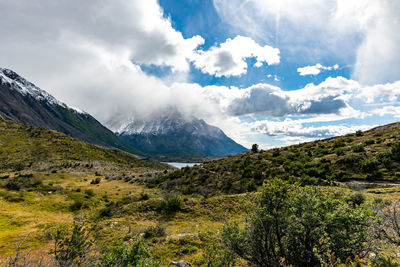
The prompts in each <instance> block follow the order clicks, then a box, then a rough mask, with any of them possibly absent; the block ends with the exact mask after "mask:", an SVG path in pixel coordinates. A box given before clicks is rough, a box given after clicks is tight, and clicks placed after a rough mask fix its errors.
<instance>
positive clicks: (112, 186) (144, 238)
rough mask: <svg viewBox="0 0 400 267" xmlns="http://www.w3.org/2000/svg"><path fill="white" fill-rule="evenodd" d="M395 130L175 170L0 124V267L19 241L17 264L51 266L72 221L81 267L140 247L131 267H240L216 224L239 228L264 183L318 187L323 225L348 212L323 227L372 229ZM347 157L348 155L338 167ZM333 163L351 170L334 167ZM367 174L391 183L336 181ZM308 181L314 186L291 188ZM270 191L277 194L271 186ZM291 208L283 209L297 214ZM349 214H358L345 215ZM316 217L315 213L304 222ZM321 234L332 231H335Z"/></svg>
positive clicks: (389, 171) (388, 194)
mask: <svg viewBox="0 0 400 267" xmlns="http://www.w3.org/2000/svg"><path fill="white" fill-rule="evenodd" d="M398 131H399V124H392V125H387V126H384V127H379V128H376V129H373V130H371V131H367V132H364V133H357V134H352V135H347V136H343V137H337V138H331V139H327V140H321V141H316V142H312V143H306V144H301V145H296V146H290V147H287V148H280V149H273V150H268V151H262V152H259V153H244V154H240V155H237V156H232V157H228V158H225V159H221V160H218V161H213V162H208V163H205V164H202V165H199V166H195V167H193V168H184V169H182V170H176V169H172V168H170V167H168V166H167V165H163V164H160V163H156V162H148V161H141V160H138V159H137V158H136V157H134V156H132V155H130V154H127V153H125V152H121V151H119V150H111V149H106V148H100V147H96V146H92V145H88V144H86V143H82V142H80V141H77V140H75V139H73V138H71V137H69V136H67V135H65V134H61V133H57V132H54V131H49V130H43V129H40V128H36V127H28V126H23V125H20V124H16V123H11V122H4V121H0V164H1V165H0V266H2V265H4V264H7V263H9V262H10V259H11V260H13V259H14V257H15V255H16V252H17V251H18V249H17V247H18V245H21V246H20V248H21V249H20V250H19V252H18V253H19V254H18V255H20V256H19V260H18V263H19V264H20V265H16V266H29V264H33V265H32V266H36V265H37V264H38V262H41V263H42V265H43V266H56V265H57V264H59V263H56V262H55V261H54V260H55V257H54V256H53V255H52V254H49V252H51V250H52V249H54V246H55V244H56V243H57V240H58V239H57V237H58V235H60V234H61V236H64V238H67V239H64V240H68V238H69V237H70V236H71V235H70V233H71V231H72V229H74V227H75V225H77V224H79V225H80V224H84V225H85V227H86V228H85V229H87V235H86V234H85V235H84V241H85V242H88V241H93V244H92V247H91V250H90V251H91V252H90V253H89V255H90V257H88V258H89V260H90V259H92V258H91V257H92V256H93V257H97V258H95V259H96V260H97V264H98V265H96V264H94V263H93V262H92V263H91V264H89V263H87V264H86V263H85V264H83V265H85V266H86V265H87V266H115V265H112V264H111V265H110V264H107V261H106V260H110V259H111V260H114V262H115V259H119V258H121V257H126V255H127V253H128V252H131V253H136V254H137V253H139V252H140V253H141V257H145V258H146V257H148V255H149V254H151V259H152V260H154V262H153V263H152V264H147V265H138V266H167V265H168V264H169V262H171V261H178V260H186V261H188V262H190V263H191V264H192V266H233V265H232V263H233V262H235V264H236V265H234V266H247V264H248V262H247V261H246V260H244V259H242V258H238V257H237V256H235V255H234V254H232V252H231V251H229V247H228V246H227V245H226V244H227V243H226V240H225V239H224V238H226V235H225V237H224V236H223V233H225V232H226V229H228V228H227V225H228V224H227V222H229V223H230V222H232V223H237V225H239V226H241V227H242V226H243V225H245V223H246V222H249V218H248V214H249V211H250V210H254V207H255V205H256V203H257V199H258V198H259V197H260V196H263V195H264V194H265V191H263V190H262V189H261V188H262V187H261V186H259V185H261V183H263V182H264V181H271V180H272V178H273V177H279V178H281V179H283V180H287V181H289V182H295V181H297V182H299V183H298V185H296V187H295V188H293V189H291V190H292V192H303V189H304V193H303V195H304V196H307V192H314V191H312V190H314V189H313V188H317V189H318V190H320V191H319V192H322V193H323V194H320V195H319V198H320V200H319V201H323V202H321V203H324V204H323V205H321V203H317V204H318V205H317V207H318V209H317V210H318V214H319V212H320V211H325V210H327V212H331V213H328V214H327V217H326V218H328V219H330V218H333V219H335V218H336V217H337V216H338V214H342V213H343V212H342V211H346V213H345V214H347V215H348V217H340V218H339V219H340V220H339V221H335V220H334V221H329V222H328V223H329V225H334V226H335V227H336V225H339V226H337V227H340V225H341V224H342V222H348V219H349V218H350V219H352V220H353V221H351V225H353V226H354V225H355V226H357V227H358V221H357V220H358V219H359V218H361V219H362V218H364V217H363V216H364V212H365V214H366V216H367V215H368V216H369V217H365V218H373V220H371V221H377V222H378V221H379V220H378V217H376V219H375V217H373V216H376V214H377V213H374V212H375V211H373V210H372V209H371V208H370V207H376V206H377V205H378V204H379V205H381V204H382V205H383V204H385V205H388V204H387V203H390V202H395V201H396V200H398V199H400V187H398V186H396V185H395V181H394V180H395V179H396V177H397V172H398V171H399V166H400V164H399V162H398V158H397V156H396V155H397V152H396V151H397V150H396V149H397V148H396V147H397V145H396V144H397V133H398ZM370 140H374V142H373V143H372V141H370ZM360 147H363V149H360ZM338 148H339V149H338ZM340 150H343V151H344V152H343V153H342V152H340ZM332 151H333V152H332ZM338 154H339V155H338ZM378 155H383V156H378ZM348 158H353V159H359V160H358V161H355V160H353V161H348V160H347V159H348ZM343 159H346V160H344V162H352V165H351V164H348V165H342V164H343V163H342V162H343ZM384 159H388V161H389V162H390V164H388V163H387V162H386V161H385V160H384ZM328 160H329V163H328ZM366 160H370V161H377V162H378V163H376V164H375V165H373V164H372V165H373V166H375V167H376V169H374V168H370V169H368V170H369V171H368V172H367V171H366V170H365V169H363V168H366V167H362V166H369V165H368V164H366V163H363V162H364V161H366ZM354 162H359V163H360V166H358V165H357V164H356V163H354ZM343 172H345V173H344V174H346V175H350V176H349V177H347V178H346V177H345V176H344V174H343V176H341V177H342V178H340V179H339V178H337V177H339V176H338V175H337V174H339V173H343ZM369 174H373V175H374V176H373V180H375V179H381V180H382V179H385V180H390V181H391V183H393V184H387V185H385V186H384V187H380V188H366V189H365V188H363V189H361V190H358V191H355V190H353V189H352V188H349V187H348V186H347V185H346V184H344V183H338V181H339V180H341V181H343V180H347V179H359V180H362V181H363V180H365V179H372V178H371V177H369ZM343 177H344V178H343ZM307 184H317V185H316V186H311V187H302V186H304V185H307ZM326 185H329V186H326ZM330 185H335V186H330ZM259 189H261V190H259ZM257 190H258V191H257ZM253 191H254V192H253ZM260 191H261V192H260ZM240 192H246V193H240ZM315 192H317V191H315ZM181 193H185V195H183V194H181ZM267 193H268V192H267ZM277 194H278V195H281V194H280V191H279V190H278V191H277ZM303 195H294V196H293V197H302V196H303ZM324 198H325V199H324ZM295 200H296V198H294V199H289V200H288V201H293V203H297V204H296V205H297V206H298V208H297V212H301V210H302V209H303V207H302V206H299V205H301V204H302V202H301V201H300V202H299V201H295ZM311 200H313V199H311ZM311 200H310V201H311ZM324 201H325V202H324ZM293 203H292V204H293ZM304 203H306V202H304ZM338 203H339V204H338ZM327 204H329V206H334V207H335V209H331V210H330V211H328V209H325V208H324V205H327ZM292 206H293V205H289V206H287V207H288V208H296V207H292ZM321 209H322V210H321ZM307 210H308V209H307ZM359 211H360V212H362V213H359ZM287 212H288V213H291V212H292V210H287ZM357 214H361V215H360V216H358V217H356V218H353V215H357ZM347 215H346V216H347ZM320 217H321V215H320V214H319V215H318V217H315V218H314V217H313V220H317V219H319V218H320ZM301 218H303V217H301V216H298V217H296V216H295V218H294V219H296V220H297V219H299V220H300V219H301ZM305 218H307V216H305ZM379 218H380V217H379ZM290 220H291V221H296V220H293V218H291V219H290ZM231 225H232V224H231ZM292 226H293V227H294V226H296V225H293V224H291V225H290V227H292ZM231 229H232V228H231ZM349 229H350V228H349ZM351 229H353V230H354V227H353V228H351ZM317 230H318V231H319V230H320V229H317ZM356 230H357V229H356ZM375 230H376V229H374V231H371V232H376V231H375ZM85 231H86V230H85ZM332 232H333V233H334V234H336V233H341V232H340V231H336V228H333V231H332ZM318 233H319V232H318ZM328 233H329V231H328ZM231 236H232V237H240V235H236V234H232V235H231ZM341 239H342V238H341V237H340V238H337V240H339V241H340V240H341ZM138 240H139V241H138ZM295 240H302V239H301V238H295ZM321 240H322V239H321ZM347 240H348V241H349V240H350V241H352V239H351V238H350V239H349V238H347ZM374 240H375V239H374ZM325 241H326V240H325ZM325 241H324V242H325ZM378 241H379V242H378ZM138 242H140V244H141V245H140V247H137V244H139V243H138ZM224 242H225V243H224ZM85 244H86V243H85ZM374 244H375V245H374V246H375V247H378V248H379V251H384V252H385V253H386V254H385V255H387V256H389V257H390V256H391V255H395V254H396V253H399V252H400V249H399V247H398V246H392V245H391V244H388V243H387V242H386V241H381V240H377V241H376V242H375V243H374ZM127 248H132V249H135V248H139V249H137V250H127ZM345 249H346V251H347V247H346V246H345ZM132 251H133V252H132ZM135 251H136V252H135ZM113 253H114V254H113ZM118 253H120V254H118ZM121 253H122V254H121ZM140 253H139V254H140ZM128 254H129V253H128ZM10 255H11V256H12V257H11V258H9V257H10ZM102 255H107V259H104V258H101V257H102ZM24 257H26V260H25V259H24ZM350 260H351V261H352V262H355V261H356V260H357V259H355V258H351V259H350ZM27 263H29V264H27ZM100 263H101V264H100ZM227 263H229V264H231V265H226V264H227ZM359 263H360V264H359V265H348V266H366V265H365V264H364V265H362V264H363V263H365V262H361V261H360V262H359ZM67 266H73V265H67ZM120 266H123V265H120ZM335 266H344V265H335ZM373 266H389V265H373ZM390 266H396V265H390Z"/></svg>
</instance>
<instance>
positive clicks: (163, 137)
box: [118, 109, 247, 156]
mask: <svg viewBox="0 0 400 267" xmlns="http://www.w3.org/2000/svg"><path fill="white" fill-rule="evenodd" d="M118 136H119V137H120V138H121V139H122V140H124V141H125V142H126V143H127V144H129V145H130V146H132V147H134V148H136V149H138V150H140V151H143V152H145V153H148V154H163V155H181V156H185V155H186V156H187V155H197V156H226V155H233V154H238V153H241V152H244V151H247V149H246V148H245V147H243V146H241V145H239V144H238V143H236V142H235V141H233V140H232V139H231V138H229V137H228V136H226V135H225V133H224V132H223V131H222V130H221V129H219V128H218V127H215V126H211V125H209V124H207V123H206V122H205V121H204V120H201V119H197V118H195V117H185V116H184V115H183V114H181V113H180V112H178V111H177V110H175V109H171V111H170V112H169V113H167V114H164V115H162V116H159V117H157V118H156V119H152V120H135V121H134V122H132V123H130V124H128V125H127V126H126V127H125V128H124V129H123V130H122V131H121V132H120V133H118Z"/></svg>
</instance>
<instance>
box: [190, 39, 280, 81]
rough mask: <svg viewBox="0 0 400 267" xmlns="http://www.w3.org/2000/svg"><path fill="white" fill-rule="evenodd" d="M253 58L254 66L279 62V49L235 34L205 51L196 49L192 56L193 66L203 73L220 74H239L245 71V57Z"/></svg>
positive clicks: (219, 75) (218, 75)
mask: <svg viewBox="0 0 400 267" xmlns="http://www.w3.org/2000/svg"><path fill="white" fill-rule="evenodd" d="M248 58H255V59H256V60H257V62H256V63H255V65H254V66H255V67H261V66H262V65H263V63H266V64H268V65H273V64H278V63H279V62H280V58H279V49H276V48H273V47H271V46H269V45H265V46H260V45H259V44H257V43H256V42H255V41H254V40H252V39H251V38H249V37H243V36H236V37H235V38H233V39H227V40H226V42H224V43H222V44H220V45H219V46H213V47H211V48H210V49H209V50H207V51H198V52H197V54H196V55H195V56H194V57H193V58H192V60H193V63H194V66H195V67H196V68H198V69H200V70H201V71H202V72H203V73H207V74H210V75H215V76H217V77H221V76H239V75H241V74H245V73H246V72H247V67H248V65H247V62H246V59H248Z"/></svg>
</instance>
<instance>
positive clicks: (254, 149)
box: [251, 144, 258, 153]
mask: <svg viewBox="0 0 400 267" xmlns="http://www.w3.org/2000/svg"><path fill="white" fill-rule="evenodd" d="M251 152H253V153H257V152H258V145H257V144H253V145H252V146H251Z"/></svg>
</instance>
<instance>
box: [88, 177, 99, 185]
mask: <svg viewBox="0 0 400 267" xmlns="http://www.w3.org/2000/svg"><path fill="white" fill-rule="evenodd" d="M100 182H101V178H100V177H97V178H96V179H93V180H92V181H91V182H90V184H99V183H100Z"/></svg>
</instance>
